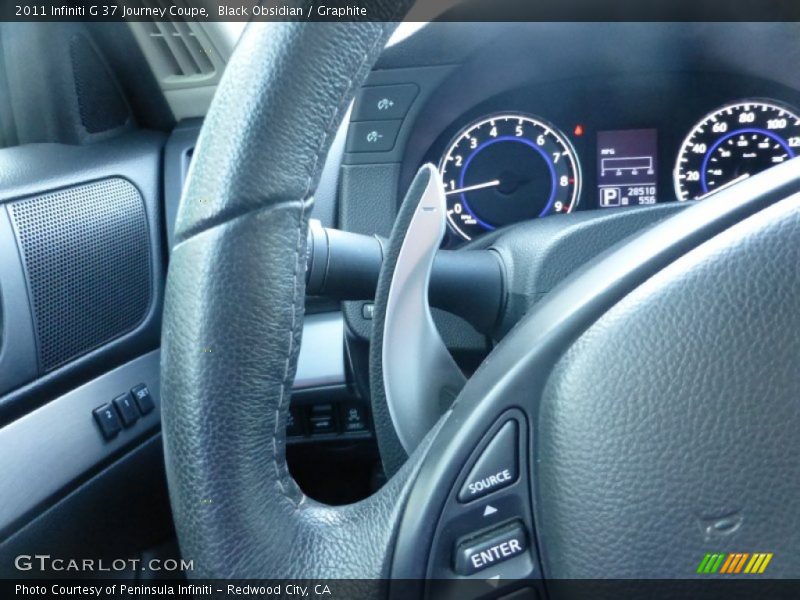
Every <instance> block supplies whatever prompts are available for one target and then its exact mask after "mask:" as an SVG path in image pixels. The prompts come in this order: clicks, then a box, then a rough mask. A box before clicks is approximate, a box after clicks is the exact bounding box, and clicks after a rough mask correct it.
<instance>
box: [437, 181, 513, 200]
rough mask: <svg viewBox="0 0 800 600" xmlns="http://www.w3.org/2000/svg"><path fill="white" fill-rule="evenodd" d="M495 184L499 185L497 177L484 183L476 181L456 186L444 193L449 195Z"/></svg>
mask: <svg viewBox="0 0 800 600" xmlns="http://www.w3.org/2000/svg"><path fill="white" fill-rule="evenodd" d="M496 185H500V180H499V179H492V180H491V181H486V182H484V183H476V184H475V185H467V186H464V187H463V188H458V189H455V190H447V191H446V192H445V193H444V195H445V196H449V195H450V194H461V193H463V192H471V191H473V190H482V189H484V188H490V187H494V186H496Z"/></svg>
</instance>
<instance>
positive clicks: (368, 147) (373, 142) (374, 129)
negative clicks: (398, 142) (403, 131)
mask: <svg viewBox="0 0 800 600" xmlns="http://www.w3.org/2000/svg"><path fill="white" fill-rule="evenodd" d="M401 123H402V121H359V122H357V123H350V129H349V131H348V132H347V146H346V149H347V151H348V152H388V151H389V150H391V149H392V148H394V142H395V139H397V132H399V131H400V124H401Z"/></svg>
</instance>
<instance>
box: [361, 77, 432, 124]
mask: <svg viewBox="0 0 800 600" xmlns="http://www.w3.org/2000/svg"><path fill="white" fill-rule="evenodd" d="M418 93H419V88H418V87H417V86H416V84H413V83H403V84H399V85H376V86H370V87H365V88H361V92H360V93H359V94H358V96H357V97H356V101H355V105H354V106H353V115H352V116H351V117H350V120H351V121H378V120H381V119H402V118H403V117H405V116H406V113H407V112H408V109H409V108H411V104H412V102H414V98H416V97H417V94H418Z"/></svg>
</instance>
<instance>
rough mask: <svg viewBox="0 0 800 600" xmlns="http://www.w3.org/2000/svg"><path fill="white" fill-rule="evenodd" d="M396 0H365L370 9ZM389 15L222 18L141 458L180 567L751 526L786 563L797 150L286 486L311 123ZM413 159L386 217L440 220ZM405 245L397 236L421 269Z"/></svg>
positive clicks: (652, 568) (588, 573)
mask: <svg viewBox="0 0 800 600" xmlns="http://www.w3.org/2000/svg"><path fill="white" fill-rule="evenodd" d="M406 8H407V3H399V4H394V3H392V8H391V11H393V13H394V14H388V17H387V21H396V20H398V19H399V18H401V16H402V11H403V10H405V9H406ZM392 28H393V26H392V25H391V24H387V23H383V24H381V23H357V24H356V23H349V24H309V23H282V24H271V25H255V24H253V25H250V26H249V27H248V28H247V30H246V31H245V33H244V35H243V37H242V39H241V41H240V42H239V45H238V47H237V48H236V51H235V53H234V55H233V57H232V59H231V61H230V63H229V65H228V68H227V70H226V72H225V75H224V77H223V79H222V82H221V84H220V87H219V90H218V92H217V95H216V97H215V99H214V101H213V105H212V107H211V109H210V111H209V114H208V116H207V118H206V121H205V124H204V126H203V131H202V134H201V136H200V140H199V143H198V146H197V148H196V151H195V154H194V160H193V165H192V168H191V173H190V176H189V180H188V184H187V187H186V190H185V193H184V198H183V201H182V205H181V209H180V213H179V218H178V224H177V233H176V237H177V239H178V241H179V243H178V244H177V246H176V247H175V250H174V252H173V254H172V256H171V261H170V266H169V275H168V281H167V292H166V304H165V311H164V327H163V340H162V390H163V392H162V395H163V401H162V404H163V421H164V442H165V456H166V464H167V473H168V481H169V488H170V496H171V502H172V507H173V513H174V517H175V524H176V528H177V532H178V536H179V541H180V546H181V550H182V552H183V554H184V556H185V557H186V558H190V559H192V560H193V561H194V567H195V571H194V572H193V573H192V575H193V576H200V577H209V578H261V579H264V578H304V579H308V578H321V579H331V578H335V579H345V578H354V579H380V578H387V577H392V578H401V579H406V580H411V581H415V580H422V579H424V578H432V579H433V582H432V583H430V585H429V586H428V587H427V590H428V593H429V594H431V595H432V597H441V596H444V595H446V594H447V593H448V592H447V590H449V589H451V588H449V587H447V586H449V585H451V583H452V582H453V581H460V580H468V581H472V580H474V581H475V582H476V583H475V584H474V585H476V586H485V589H484V587H476V588H470V589H471V592H470V593H473V592H474V593H478V592H480V593H483V592H487V593H500V592H503V593H505V592H507V591H513V590H514V589H516V588H518V587H520V586H523V585H525V586H527V585H530V586H532V587H534V588H539V589H541V588H542V584H541V581H542V580H544V581H550V582H551V583H552V582H553V581H556V580H560V579H574V578H607V577H612V578H626V577H630V578H643V577H647V578H684V579H685V578H689V577H702V576H707V573H708V572H710V571H709V570H708V569H706V571H704V570H703V569H705V567H704V566H703V565H702V564H701V563H702V561H704V560H705V564H708V563H709V561H710V560H712V559H711V558H709V557H707V556H706V555H713V557H714V558H713V561H714V562H716V561H717V560H719V561H722V560H723V559H717V558H716V557H717V556H725V557H727V556H728V555H729V554H734V553H737V554H741V555H744V554H748V556H749V555H751V554H754V553H770V554H771V562H770V563H769V571H768V573H769V574H770V575H771V576H773V577H776V576H777V577H788V576H797V575H798V574H800V559H799V558H798V557H800V552H798V551H799V550H800V522H798V521H799V520H800V510H798V508H800V493H798V491H800V489H799V488H800V461H798V460H797V451H798V448H800V402H798V399H797V390H798V389H800V369H798V368H797V364H798V357H800V335H798V332H800V311H798V310H796V307H797V298H798V297H800V271H799V270H798V265H800V243H798V241H799V240H800V163H798V162H797V161H789V162H787V163H785V164H783V165H780V166H777V167H775V168H773V169H771V170H770V171H768V172H765V173H762V174H760V175H757V176H754V177H751V178H749V179H747V180H746V181H744V182H742V183H740V184H738V185H736V186H733V187H731V188H728V189H726V190H724V191H722V192H720V193H718V194H716V195H714V196H712V197H710V198H708V199H706V200H703V201H702V202H699V203H697V204H696V205H694V206H692V207H690V208H687V209H686V210H683V211H680V212H679V213H677V214H676V215H674V216H672V217H670V218H668V219H666V220H664V221H662V222H660V223H658V224H656V225H654V226H653V227H651V228H649V229H647V230H645V231H643V232H641V233H639V234H637V235H635V236H633V237H631V238H629V239H627V240H626V241H625V242H623V243H621V244H619V245H617V246H615V247H614V248H612V249H611V250H609V251H608V252H607V253H605V254H604V255H603V256H600V257H598V258H597V259H596V260H595V261H593V262H592V263H591V264H590V265H587V266H586V267H585V268H582V269H580V270H579V271H578V272H577V273H575V274H574V275H573V276H572V277H570V278H569V279H568V280H567V281H565V282H564V283H563V284H561V285H560V286H559V287H558V288H557V289H554V290H552V291H551V292H550V293H549V294H547V296H546V298H544V299H543V300H541V301H540V302H538V303H537V304H536V306H535V307H534V308H533V309H532V310H530V311H529V313H528V314H526V315H525V316H524V317H522V318H521V319H520V320H519V322H518V323H517V324H516V326H515V327H513V328H512V329H511V331H510V332H508V334H507V335H505V337H504V339H503V340H502V341H501V342H500V343H499V344H498V345H497V347H496V348H495V349H494V350H493V351H492V352H491V354H490V355H489V357H488V358H487V359H486V361H485V362H484V363H483V364H482V365H481V367H480V368H479V369H478V371H477V372H476V373H475V374H474V375H473V376H472V377H471V378H470V379H469V380H468V381H466V383H465V384H464V382H463V381H459V379H458V376H457V375H456V374H455V373H453V372H452V371H450V372H449V373H450V375H452V377H451V378H449V379H448V377H445V378H444V379H446V380H447V381H445V382H444V384H443V385H444V387H447V385H446V384H447V382H448V381H449V382H450V383H451V384H452V385H451V388H452V389H453V391H454V393H453V395H455V396H457V397H456V399H455V402H453V403H452V405H450V400H451V399H448V401H447V405H448V406H442V407H441V410H439V409H438V408H437V410H436V411H430V410H427V409H426V408H425V407H424V406H421V407H420V406H419V405H418V404H415V405H414V406H417V408H415V409H413V410H412V411H411V412H412V413H415V411H417V412H419V413H420V420H421V421H422V422H424V423H426V425H425V428H424V430H422V431H416V432H415V433H414V434H413V435H399V437H400V438H401V440H402V441H403V442H404V444H403V445H404V447H405V449H406V450H407V452H408V455H409V456H408V458H407V460H406V461H405V463H404V464H403V466H402V467H401V468H400V469H399V470H398V471H397V472H396V473H395V474H394V475H393V476H392V477H391V478H390V479H389V481H388V482H387V483H386V484H385V485H384V486H383V487H382V488H381V489H380V490H379V491H378V492H377V493H376V494H375V495H373V496H372V497H370V498H368V499H366V500H364V501H361V502H359V503H357V504H354V505H349V506H339V507H331V506H324V505H321V504H319V503H317V502H315V501H313V500H311V499H309V498H307V497H306V496H304V495H303V493H302V492H301V491H300V489H299V488H298V486H297V485H296V484H295V482H294V481H293V480H292V478H291V476H290V474H289V472H288V470H287V466H286V460H285V442H286V440H285V430H286V420H287V414H288V405H289V396H290V393H291V387H292V380H293V376H294V372H295V367H296V363H297V355H298V348H299V346H300V342H301V331H302V327H301V326H302V321H303V306H304V269H305V252H306V229H307V223H308V217H309V213H310V209H311V206H312V202H313V194H314V190H315V186H316V184H317V182H318V179H319V174H320V170H321V167H322V164H323V163H324V158H325V155H326V152H327V150H328V148H329V146H330V143H331V138H332V136H333V133H334V132H335V131H336V129H337V127H338V125H339V123H340V122H341V120H342V118H343V117H344V115H345V113H346V111H347V108H348V106H349V104H350V102H351V100H352V97H353V96H354V94H355V91H356V89H357V88H358V87H359V85H360V84H361V83H362V82H363V80H364V79H365V77H366V75H367V73H368V71H369V69H370V67H371V66H372V64H373V63H374V61H375V60H376V59H377V56H378V54H379V53H380V51H381V50H382V48H383V46H384V45H385V42H386V40H387V38H388V36H389V34H390V32H391V30H392ZM437 177H438V175H437V174H436V172H435V170H433V169H423V171H422V172H421V173H420V175H418V179H417V181H416V182H415V184H414V185H412V188H413V189H412V192H413V193H410V194H409V197H408V198H407V200H406V203H407V204H408V205H409V206H411V207H412V208H409V209H408V210H407V211H406V213H404V214H406V217H407V218H404V219H401V220H403V221H404V224H403V225H404V227H406V228H408V227H409V226H410V225H409V224H410V223H411V221H412V220H413V219H412V216H413V215H417V214H420V213H421V212H425V213H426V214H428V215H430V216H431V218H432V219H434V220H437V219H438V220H439V221H440V222H443V220H442V219H443V217H442V215H441V206H440V205H439V204H437V202H438V200H437V189H438V190H439V191H438V193H439V194H441V186H440V185H439V181H438V179H437ZM404 210H405V206H404ZM401 212H402V211H401ZM554 218H556V217H554ZM433 229H435V228H434V227H433V226H432V227H431V231H433ZM511 229H512V230H513V228H511ZM403 233H405V232H403ZM431 235H435V231H434V232H433V233H431ZM503 235H504V234H503V233H502V232H501V234H500V236H499V237H498V241H497V242H496V251H497V253H498V255H499V256H500V258H501V259H502V260H504V261H505V264H506V266H508V265H509V264H511V263H513V262H514V261H516V263H517V264H521V263H523V262H524V261H525V258H526V257H525V254H524V251H523V250H519V248H518V249H517V252H518V253H519V252H521V253H522V254H518V255H517V256H505V257H504V256H503V244H502V239H503ZM402 239H404V235H403V234H398V240H399V241H398V242H397V248H398V250H397V254H398V255H399V254H400V253H401V250H400V249H401V248H402V245H403V244H402ZM426 239H430V238H426ZM534 247H535V246H534ZM426 260H427V259H426V258H425V254H424V252H423V253H422V254H421V255H420V256H417V257H416V262H417V263H418V264H420V265H422V267H421V268H422V273H423V274H424V273H425V266H426ZM515 272H517V271H515V269H513V268H507V269H506V278H507V280H508V281H507V287H508V289H510V290H515V289H518V286H515V282H514V273H515ZM406 276H407V277H408V280H407V283H406V284H405V285H406V286H412V285H418V284H419V281H420V280H419V278H418V277H417V278H415V277H411V276H408V274H406ZM386 277H388V281H389V282H391V281H397V280H396V277H397V274H396V273H395V272H391V273H390V274H389V275H386ZM423 280H424V278H423ZM384 287H385V288H387V290H386V291H385V292H382V293H383V294H384V295H385V296H386V297H387V298H388V297H389V296H390V295H391V294H390V292H389V291H388V288H390V287H392V285H391V283H386V284H385V285H384ZM395 287H396V289H397V290H398V293H400V292H402V291H403V290H404V289H410V288H407V287H404V285H400V284H399V283H398V284H397V285H396V286H395ZM387 301H388V300H387ZM411 301H412V300H409V302H411ZM416 301H419V298H417V300H416ZM394 302H400V303H402V302H404V300H403V298H402V294H400V297H399V299H398V298H397V297H396V298H395V300H394ZM401 308H402V306H401ZM398 310H399V309H398ZM401 313H402V310H401ZM403 314H412V313H403ZM423 317H424V315H421V316H420V318H423ZM406 324H407V325H409V326H411V328H412V329H413V326H412V325H413V324H412V323H410V322H408V321H406ZM384 333H385V332H384ZM409 335H411V334H409ZM420 335H421V334H420ZM412 337H413V336H412ZM385 341H386V339H385V338H382V339H381V344H384V342H385ZM413 341H414V343H419V338H418V337H417V338H414V339H413ZM387 343H391V339H389V340H388V342H387ZM432 343H434V344H435V343H437V342H436V340H433V341H432ZM433 354H434V355H436V356H440V355H437V354H436V352H434V353H433ZM391 356H392V355H391V353H389V354H387V353H383V355H382V358H383V360H384V362H385V361H386V360H394V359H393V358H391ZM444 360H445V362H446V359H444ZM392 368H394V367H392V366H390V365H386V364H384V365H383V371H387V370H390V369H392ZM443 369H444V371H448V369H449V367H447V366H441V365H440V366H439V367H437V368H436V369H429V374H428V375H425V376H426V377H434V378H435V377H439V376H441V373H442V372H443V371H442V370H443ZM400 372H402V369H400ZM462 386H463V387H462ZM417 387H419V386H417ZM414 393H415V394H416V395H417V396H420V397H423V396H424V389H423V390H421V391H420V390H417V391H416V392H414ZM394 394H395V396H396V395H397V394H400V395H402V390H401V391H399V392H398V391H396V390H395V392H394ZM390 395H391V394H390ZM430 400H431V402H437V401H438V400H439V398H431V399H430ZM392 402H394V406H395V408H397V407H399V406H401V405H402V398H396V399H395V400H392ZM398 410H399V409H398ZM390 412H391V411H390ZM423 413H424V414H423ZM431 415H434V416H431ZM440 415H441V416H440ZM413 416H414V414H411V416H410V417H408V418H411V419H412V421H413ZM404 418H405V417H404ZM725 560H727V559H725ZM731 560H733V559H731ZM736 560H737V561H738V560H739V559H736ZM742 561H744V559H742ZM698 565H699V566H698ZM743 565H744V563H743ZM717 569H722V565H721V563H720V565H717ZM731 572H733V571H731ZM741 573H742V576H744V569H743V570H742V571H741ZM733 576H735V575H733ZM411 587H412V589H405V590H404V594H407V593H409V592H413V593H415V594H418V595H422V594H423V592H424V589H423V588H424V586H423V584H422V583H420V584H419V586H418V587H414V585H412V586H411ZM553 589H554V588H553V587H552V586H550V591H551V592H552V590H553ZM378 591H379V592H380V593H389V592H392V588H391V587H390V588H389V590H388V591H387V590H386V589H383V588H381V589H380V590H378ZM376 593H377V592H376ZM460 597H463V596H460Z"/></svg>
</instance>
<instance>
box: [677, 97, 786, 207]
mask: <svg viewBox="0 0 800 600" xmlns="http://www.w3.org/2000/svg"><path fill="white" fill-rule="evenodd" d="M798 149H800V117H798V116H797V115H796V114H795V113H794V112H793V111H791V110H789V109H787V108H785V107H783V106H780V105H778V104H776V103H774V102H765V101H761V100H748V101H742V102H737V103H736V104H729V105H727V106H723V107H722V108H720V109H718V110H715V111H714V112H712V113H710V114H709V115H707V116H706V117H705V118H703V120H702V121H700V122H699V123H698V124H697V125H696V126H695V127H694V129H692V131H691V132H690V133H689V135H688V136H687V138H686V139H685V140H684V142H683V145H682V146H681V150H680V153H679V154H678V161H677V163H676V165H675V171H674V180H675V192H676V194H677V195H678V199H679V200H692V199H700V198H704V197H705V196H708V195H710V194H712V193H714V192H716V191H719V190H720V189H722V188H726V187H728V186H731V185H733V184H734V183H738V182H739V181H742V180H744V179H747V178H748V177H751V176H752V175H755V174H756V173H760V172H761V171H764V170H766V169H769V168H770V167H772V166H775V165H777V164H780V163H782V162H784V161H787V160H789V159H790V158H794V156H795V154H796V153H797V152H798Z"/></svg>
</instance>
